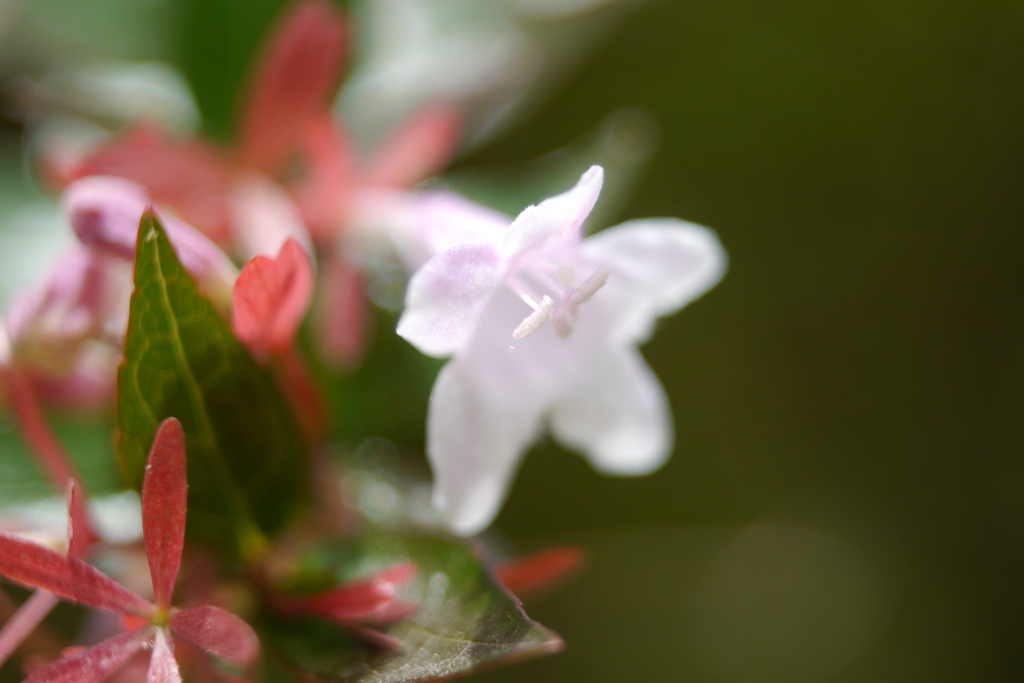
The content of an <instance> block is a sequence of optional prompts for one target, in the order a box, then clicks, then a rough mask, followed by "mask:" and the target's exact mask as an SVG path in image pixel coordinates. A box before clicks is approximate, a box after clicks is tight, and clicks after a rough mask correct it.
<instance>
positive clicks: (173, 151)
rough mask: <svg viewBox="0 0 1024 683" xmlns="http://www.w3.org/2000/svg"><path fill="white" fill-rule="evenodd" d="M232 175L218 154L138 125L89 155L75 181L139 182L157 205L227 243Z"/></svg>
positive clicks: (228, 166) (154, 129)
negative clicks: (93, 178) (109, 179)
mask: <svg viewBox="0 0 1024 683" xmlns="http://www.w3.org/2000/svg"><path fill="white" fill-rule="evenodd" d="M233 173H234V170H233V169H232V167H231V165H230V164H229V163H228V161H227V158H226V156H225V155H224V154H223V153H221V152H220V151H218V150H215V149H212V148H209V147H206V146H204V145H202V144H199V143H194V142H180V141H177V140H171V139H169V138H167V137H165V136H164V135H163V134H162V133H161V132H160V131H159V130H158V129H157V128H155V127H153V126H139V127H136V128H134V129H133V130H131V131H129V132H128V133H127V134H126V135H124V136H122V137H120V138H118V139H116V140H114V141H113V142H110V143H107V144H105V145H104V146H102V147H100V148H99V149H98V150H96V151H95V152H93V153H92V154H91V155H89V157H88V158H86V160H85V161H84V162H83V163H82V165H81V166H80V167H79V168H78V169H77V170H76V171H75V174H74V177H75V178H76V179H78V178H85V177H89V176H117V177H119V178H126V179H128V180H132V181H135V182H137V183H139V184H140V185H142V186H144V187H145V188H146V189H147V190H148V191H149V193H150V196H151V197H152V199H153V201H154V202H156V203H158V204H164V205H167V206H171V207H174V209H175V210H176V211H177V213H178V215H180V216H181V217H182V218H183V219H184V220H185V221H187V222H188V223H190V224H192V225H194V226H196V227H197V228H199V229H200V230H201V231H202V232H204V233H205V234H207V235H209V236H210V238H212V239H214V240H216V241H217V242H220V243H224V242H226V240H227V239H228V227H229V217H228V210H227V204H226V203H225V196H226V194H227V189H228V186H229V184H230V182H231V177H232V175H233Z"/></svg>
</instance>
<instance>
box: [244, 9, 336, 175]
mask: <svg viewBox="0 0 1024 683" xmlns="http://www.w3.org/2000/svg"><path fill="white" fill-rule="evenodd" d="M346 34H347V29H346V26H345V23H344V21H342V19H341V17H340V16H339V15H338V13H337V11H336V10H335V9H334V8H333V7H332V6H331V4H330V3H328V2H325V1H324V0H305V1H304V2H300V3H298V4H296V5H295V6H294V9H292V10H291V12H290V13H289V14H288V15H287V16H285V17H284V19H283V21H282V22H281V23H280V24H279V27H278V29H277V31H276V32H275V34H274V37H273V39H272V41H271V42H270V43H269V44H268V45H267V46H266V48H265V49H264V52H263V57H262V60H261V62H260V68H259V69H258V70H257V71H256V73H255V80H254V81H253V83H252V89H251V91H250V96H249V103H248V107H247V109H246V114H245V117H244V120H243V121H242V126H241V130H242V132H241V140H242V150H243V154H244V155H245V156H246V160H247V161H248V162H249V163H251V164H252V165H254V166H256V167H257V168H260V169H262V170H265V171H274V170H277V167H278V166H279V165H280V164H281V163H282V162H284V161H285V160H286V157H287V155H288V153H289V152H291V151H293V148H294V147H295V146H296V145H298V144H299V142H300V136H301V131H302V130H303V128H304V127H305V126H306V125H307V123H308V122H309V120H310V119H311V118H312V117H313V116H314V115H315V114H316V112H317V111H318V110H320V109H326V108H327V107H328V106H329V103H330V99H331V96H332V95H333V94H334V91H335V89H336V88H337V86H338V80H339V77H340V75H341V67H342V64H343V61H344V57H345V43H346Z"/></svg>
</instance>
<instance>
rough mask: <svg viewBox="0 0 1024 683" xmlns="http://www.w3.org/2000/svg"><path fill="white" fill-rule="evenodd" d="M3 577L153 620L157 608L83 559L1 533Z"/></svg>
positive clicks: (79, 600)
mask: <svg viewBox="0 0 1024 683" xmlns="http://www.w3.org/2000/svg"><path fill="white" fill-rule="evenodd" d="M0 575H2V576H5V577H7V578H8V579H10V580H11V581H15V582H17V583H20V584H22V585H24V586H29V587H32V588H42V589H43V590H48V591H50V592H51V593H53V594H54V595H57V596H59V597H62V598H64V599H65V600H73V601H74V602H80V603H82V604H83V605H89V606H90V607H98V608H99V609H107V610H111V611H113V612H122V613H124V614H133V615H136V616H140V617H144V618H149V617H150V616H151V615H152V614H153V605H151V604H150V603H148V602H146V601H145V600H143V599H142V598H140V597H139V596H138V595H136V594H135V593H132V592H131V591H130V590H128V589H127V588H125V587H124V586H122V585H121V584H119V583H117V582H116V581H114V580H113V579H111V578H110V577H109V576H107V575H106V574H102V573H100V572H99V571H98V570H96V569H94V568H93V567H91V566H89V565H87V564H86V563H85V562H82V561H81V560H79V559H77V558H74V557H70V556H68V555H65V554H64V553H59V552H57V551H56V550H51V549H50V548H46V547H44V546H41V545H37V544H35V543H32V542H30V541H26V540H24V539H22V538H18V537H16V536H9V535H7V534H0Z"/></svg>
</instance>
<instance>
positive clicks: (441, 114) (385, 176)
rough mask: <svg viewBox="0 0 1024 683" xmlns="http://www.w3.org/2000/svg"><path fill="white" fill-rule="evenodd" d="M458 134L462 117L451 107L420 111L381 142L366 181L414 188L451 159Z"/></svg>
mask: <svg viewBox="0 0 1024 683" xmlns="http://www.w3.org/2000/svg"><path fill="white" fill-rule="evenodd" d="M461 132H462V116H461V114H460V112H459V111H458V110H457V109H456V108H455V107H452V106H448V105H443V104H437V105H433V106H429V107H425V108H423V109H421V110H420V111H418V112H417V113H416V114H415V115H414V116H413V117H412V118H411V119H410V120H408V121H406V122H405V124H403V125H402V127H401V128H399V129H398V130H396V131H395V132H394V133H392V134H391V135H390V136H389V137H388V138H387V140H385V141H384V143H383V144H382V145H381V148H380V149H379V150H378V151H377V153H376V155H375V158H374V159H373V162H372V164H371V166H370V169H369V172H368V173H367V181H368V182H370V183H372V184H374V185H385V186H387V187H396V188H405V187H411V186H413V185H415V184H416V183H418V182H420V181H421V180H424V179H426V178H428V177H430V176H432V175H434V174H435V173H437V172H438V171H440V170H441V169H442V168H444V166H445V165H446V164H447V163H448V162H449V161H450V160H451V158H452V157H453V156H454V155H455V151H456V150H457V149H458V145H459V136H460V134H461Z"/></svg>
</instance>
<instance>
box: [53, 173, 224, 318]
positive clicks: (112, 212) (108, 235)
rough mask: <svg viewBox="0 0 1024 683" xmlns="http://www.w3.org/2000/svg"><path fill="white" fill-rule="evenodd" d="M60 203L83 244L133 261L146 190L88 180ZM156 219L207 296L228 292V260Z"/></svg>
mask: <svg viewBox="0 0 1024 683" xmlns="http://www.w3.org/2000/svg"><path fill="white" fill-rule="evenodd" d="M61 202H62V203H63V205H64V210H65V213H66V214H67V216H68V220H69V222H70V223H71V227H72V228H74V230H75V234H77V235H78V238H79V239H80V240H81V241H82V243H83V244H85V245H86V246H89V247H93V248H96V249H101V250H104V251H107V252H110V253H112V254H115V255H116V256H119V257H120V258H123V259H125V260H127V261H132V260H134V259H135V240H136V239H137V237H138V233H139V222H140V221H141V219H142V214H143V213H145V211H146V210H147V208H148V207H149V206H150V198H149V194H148V193H147V192H146V190H145V188H143V187H142V186H141V185H138V184H136V183H133V182H132V181H130V180H124V179H123V178H113V177H108V176H92V177H89V178H83V179H82V180H77V181H75V182H74V183H72V184H70V185H68V187H67V188H66V189H65V190H64V194H63V195H62V196H61ZM158 213H159V212H158ZM159 215H160V220H161V222H162V223H163V224H164V227H165V228H166V229H167V237H168V238H169V239H170V240H171V244H173V245H174V251H175V252H176V253H177V254H178V257H179V258H180V259H181V262H182V264H183V265H184V266H185V268H187V269H188V270H189V272H191V273H192V275H194V276H195V277H196V278H197V279H198V280H199V282H200V283H201V284H202V285H203V286H204V287H206V289H207V290H208V292H209V293H210V295H211V296H214V297H216V298H219V296H220V295H221V294H223V292H224V289H225V288H226V289H227V291H228V292H230V289H231V285H232V284H233V283H234V281H235V277H236V275H237V271H236V270H235V267H234V265H233V264H232V263H231V260H230V259H229V258H228V257H227V255H225V254H224V252H223V251H221V250H220V248H219V247H218V246H217V245H216V244H214V243H213V242H212V241H210V239H209V238H208V237H206V235H204V234H202V233H201V232H199V231H198V230H196V229H195V228H193V227H192V226H191V225H189V224H187V223H185V222H184V221H181V220H179V219H177V218H175V217H174V216H170V215H165V214H163V213H160V214H159Z"/></svg>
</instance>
